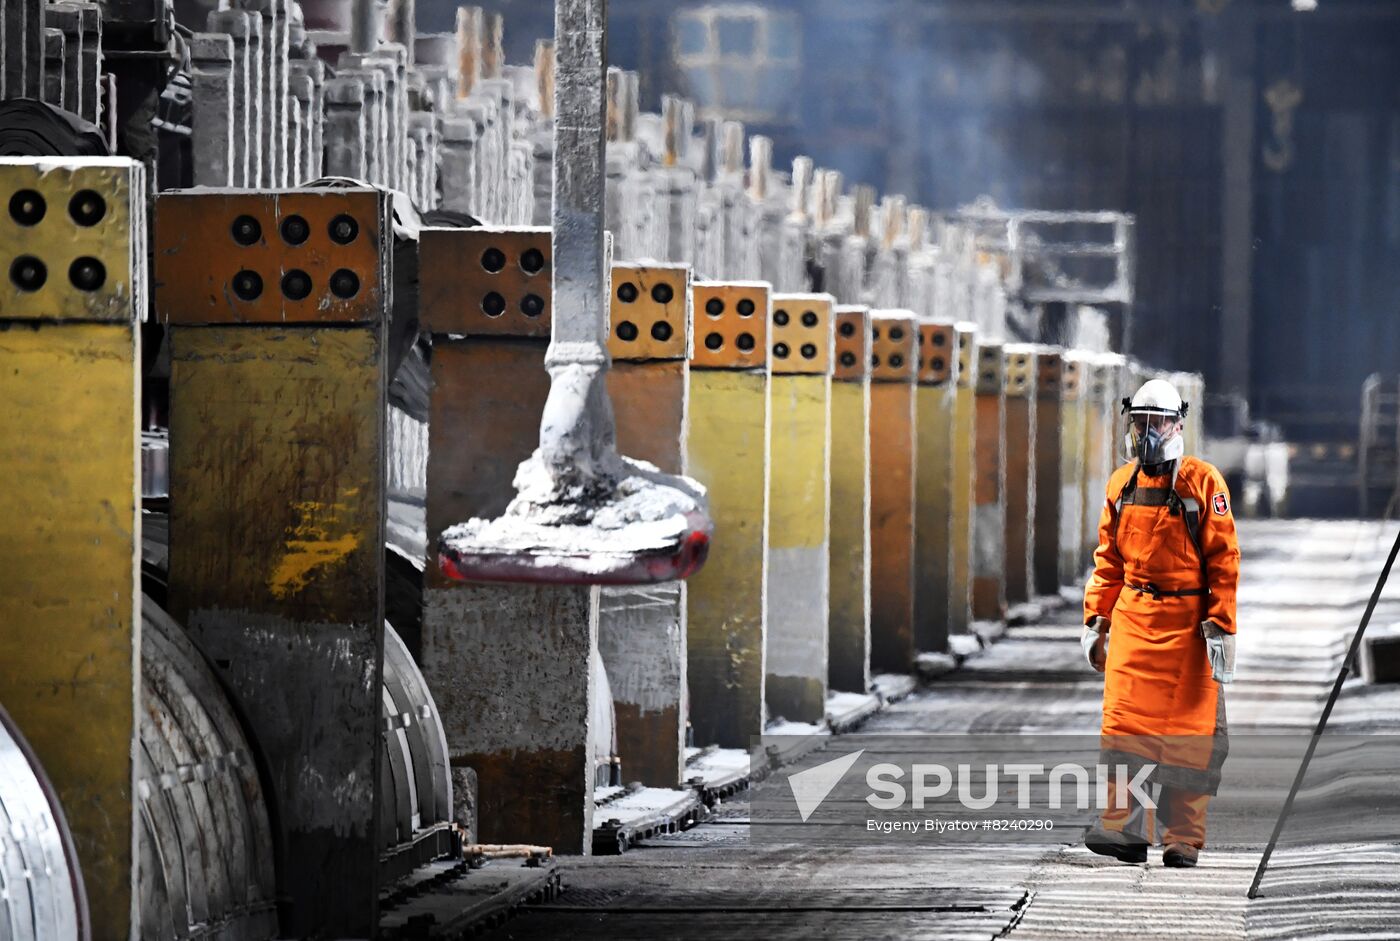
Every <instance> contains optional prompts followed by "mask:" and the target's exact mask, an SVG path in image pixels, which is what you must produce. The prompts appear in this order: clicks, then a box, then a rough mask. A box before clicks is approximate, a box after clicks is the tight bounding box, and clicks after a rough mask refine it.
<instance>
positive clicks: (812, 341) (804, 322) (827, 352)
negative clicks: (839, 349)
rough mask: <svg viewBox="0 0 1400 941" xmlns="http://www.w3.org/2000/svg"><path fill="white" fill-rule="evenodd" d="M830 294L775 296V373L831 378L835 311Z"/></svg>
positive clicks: (771, 340) (772, 335) (771, 349)
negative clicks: (833, 316)
mask: <svg viewBox="0 0 1400 941" xmlns="http://www.w3.org/2000/svg"><path fill="white" fill-rule="evenodd" d="M835 304H836V300H835V298H833V297H832V296H831V295H829V294H774V295H773V326H772V329H771V331H770V333H769V343H768V349H769V354H770V356H771V357H772V363H773V373H774V375H779V374H794V373H809V374H812V375H829V374H830V373H831V356H832V349H831V346H832V339H833V329H832V326H833V325H832V308H833V307H834V306H835Z"/></svg>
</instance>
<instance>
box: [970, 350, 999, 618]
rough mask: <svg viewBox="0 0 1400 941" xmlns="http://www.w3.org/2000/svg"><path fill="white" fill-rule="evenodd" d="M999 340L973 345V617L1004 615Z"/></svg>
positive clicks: (997, 616)
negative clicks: (975, 351) (974, 435)
mask: <svg viewBox="0 0 1400 941" xmlns="http://www.w3.org/2000/svg"><path fill="white" fill-rule="evenodd" d="M1003 356H1004V354H1003V350H1002V344H1000V343H986V344H983V345H982V346H980V347H978V350H977V378H976V380H975V382H976V392H977V402H976V409H977V434H976V441H977V445H976V448H977V451H976V458H975V470H974V477H975V483H974V506H975V509H974V511H973V530H972V538H973V550H972V617H973V618H974V619H975V620H979V621H1000V620H1003V619H1004V618H1005V617H1006V451H1005V446H1004V445H1005V441H1006V412H1005V398H1004V388H1005V361H1004V358H1003Z"/></svg>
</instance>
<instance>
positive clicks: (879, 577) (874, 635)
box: [870, 310, 919, 673]
mask: <svg viewBox="0 0 1400 941" xmlns="http://www.w3.org/2000/svg"><path fill="white" fill-rule="evenodd" d="M870 320H871V355H870V380H871V386H870V667H871V669H872V670H874V671H876V672H882V673H912V672H913V670H914V658H915V655H916V654H917V653H918V651H917V649H916V648H915V644H914V481H915V473H916V464H915V461H916V459H917V458H916V454H915V447H916V445H915V434H914V428H915V409H916V408H917V402H916V397H915V394H914V393H915V386H914V379H915V376H916V375H917V371H918V370H917V365H918V353H917V344H918V339H917V338H918V332H919V328H918V323H917V321H916V320H915V318H914V315H913V313H911V312H910V311H903V310H884V311H880V310H877V311H871V313H870Z"/></svg>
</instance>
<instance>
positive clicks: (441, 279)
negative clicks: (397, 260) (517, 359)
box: [418, 226, 553, 339]
mask: <svg viewBox="0 0 1400 941" xmlns="http://www.w3.org/2000/svg"><path fill="white" fill-rule="evenodd" d="M549 237H550V230H549V229H548V228H546V227H541V226H520V227H511V228H496V229H484V228H483V229H434V228H428V229H423V230H422V232H421V233H420V234H419V236H418V310H419V314H418V316H419V319H420V320H421V322H422V324H423V329H425V330H427V331H429V332H432V333H439V334H459V335H461V336H508V337H541V338H544V339H548V338H549V332H550V312H551V310H552V309H553V306H552V300H551V293H552V292H551V290H550V277H551V268H552V259H553V255H552V253H551V249H550V242H549Z"/></svg>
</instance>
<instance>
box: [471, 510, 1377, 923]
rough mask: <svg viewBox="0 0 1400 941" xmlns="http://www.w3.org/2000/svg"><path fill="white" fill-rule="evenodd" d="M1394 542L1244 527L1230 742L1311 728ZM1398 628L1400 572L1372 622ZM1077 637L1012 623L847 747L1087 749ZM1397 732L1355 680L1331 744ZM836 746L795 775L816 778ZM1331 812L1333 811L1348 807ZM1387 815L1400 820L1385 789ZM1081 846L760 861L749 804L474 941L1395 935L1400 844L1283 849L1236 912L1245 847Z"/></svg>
mask: <svg viewBox="0 0 1400 941" xmlns="http://www.w3.org/2000/svg"><path fill="white" fill-rule="evenodd" d="M1392 536H1393V527H1385V526H1382V525H1379V524H1373V523H1330V522H1328V523H1321V522H1310V521H1290V522H1268V523H1244V524H1242V525H1241V540H1240V541H1241V545H1242V550H1243V556H1244V563H1243V572H1242V576H1241V591H1240V612H1239V620H1240V624H1241V627H1240V634H1239V651H1238V670H1237V676H1238V679H1237V681H1236V682H1235V683H1234V684H1233V686H1232V687H1231V688H1230V690H1229V699H1228V703H1229V707H1228V708H1229V722H1230V727H1231V730H1232V732H1234V733H1235V734H1236V735H1240V734H1242V733H1245V732H1261V731H1267V732H1285V731H1299V730H1302V731H1310V730H1311V728H1312V725H1313V723H1315V721H1316V719H1317V716H1318V714H1319V712H1320V709H1321V704H1322V702H1323V700H1324V699H1325V698H1326V695H1327V693H1328V692H1329V690H1330V688H1331V684H1332V682H1333V678H1334V677H1335V675H1336V671H1337V669H1338V667H1339V665H1340V662H1341V658H1342V655H1343V652H1344V650H1345V645H1346V642H1347V640H1348V639H1349V638H1350V635H1351V633H1352V631H1353V630H1354V629H1355V627H1356V624H1357V623H1358V621H1359V619H1360V615H1361V611H1362V609H1363V607H1364V604H1365V600H1366V597H1367V596H1368V595H1369V593H1370V590H1371V587H1372V585H1373V584H1374V580H1375V578H1376V576H1377V575H1378V573H1379V570H1380V567H1381V564H1382V563H1383V561H1384V557H1385V553H1386V551H1387V550H1388V548H1389V540H1390V539H1391V538H1392ZM1397 621H1400V574H1397V584H1395V585H1394V586H1393V587H1392V588H1391V589H1390V590H1388V591H1387V592H1386V596H1385V598H1384V600H1383V601H1382V604H1381V606H1380V608H1378V610H1377V614H1376V617H1375V619H1374V620H1373V625H1375V626H1387V625H1389V624H1391V623H1395V622H1397ZM1078 634H1079V628H1078V610H1077V609H1076V608H1074V607H1073V606H1071V607H1067V608H1065V609H1062V610H1061V612H1060V613H1058V614H1057V615H1054V616H1052V617H1050V618H1049V619H1047V621H1045V622H1042V623H1038V624H1031V625H1026V626H1022V627H1013V628H1011V629H1010V630H1009V631H1008V632H1007V634H1006V636H1005V637H1004V638H1002V639H1001V640H1000V641H998V642H997V643H996V644H995V645H994V646H993V647H992V648H990V649H989V650H987V651H986V652H984V653H983V654H982V655H981V656H979V657H976V658H974V659H972V660H969V661H968V662H967V663H965V664H964V665H963V667H962V668H961V669H959V670H956V671H954V672H952V673H949V674H947V675H946V676H944V677H942V678H940V679H939V680H937V681H935V682H934V683H932V684H931V685H929V686H927V687H925V688H924V689H922V690H920V691H919V692H918V693H917V694H916V695H914V696H912V697H910V698H909V699H907V700H905V701H903V702H899V703H896V704H893V705H891V706H890V707H888V708H887V709H886V710H885V711H884V712H882V713H880V714H879V715H877V716H874V717H872V718H871V719H870V720H868V721H867V722H866V723H865V725H864V726H863V727H862V728H861V730H860V731H861V732H863V733H864V732H880V733H900V734H907V733H912V732H939V733H945V732H955V733H962V732H1067V733H1089V734H1093V733H1095V732H1097V729H1098V723H1099V707H1100V701H1101V694H1102V692H1101V683H1102V680H1101V677H1099V676H1098V675H1097V674H1094V673H1092V672H1091V671H1089V670H1088V669H1087V667H1084V666H1083V665H1082V662H1081V653H1080V648H1079V644H1078V642H1077V640H1078ZM1397 727H1400V687H1368V686H1365V685H1363V684H1362V683H1361V682H1360V681H1359V680H1351V681H1349V682H1348V686H1347V688H1346V691H1345V692H1344V694H1343V698H1342V700H1341V702H1340V703H1339V705H1338V707H1337V709H1336V711H1335V712H1334V717H1333V722H1332V725H1331V726H1330V728H1335V729H1337V730H1339V731H1340V730H1346V731H1348V732H1380V731H1387V730H1394V729H1395V728H1397ZM840 742H841V739H840V738H839V737H838V738H836V739H834V740H833V744H832V745H831V746H830V747H829V748H828V749H827V752H826V754H816V755H812V756H809V757H808V758H807V759H805V762H806V763H807V764H809V765H810V764H818V763H820V762H822V761H824V760H826V759H827V758H829V757H830V756H831V754H832V753H833V752H834V751H835V750H837V749H839V745H840ZM1227 768H1228V765H1227ZM1396 770H1397V771H1400V768H1397V769H1396ZM1394 780H1400V775H1397V776H1396V778H1395V779H1394ZM778 787H786V778H785V776H783V775H779V776H777V777H775V778H774V779H770V780H769V781H767V782H765V783H763V784H761V785H759V788H760V789H762V788H778ZM761 794H762V791H761V790H759V791H756V792H755V798H757V797H759V796H761ZM1339 799H1340V800H1341V801H1342V802H1343V804H1345V801H1346V800H1347V796H1346V795H1345V794H1343V795H1341V797H1340V798H1339ZM1391 806H1392V807H1400V787H1397V789H1396V792H1395V797H1394V801H1393V802H1392V803H1391ZM1358 812H1360V811H1358ZM1090 819H1091V817H1086V818H1085V819H1084V821H1083V822H1084V823H1086V824H1087V823H1088V822H1090ZM1061 833H1062V834H1063V837H1061ZM1081 836H1082V830H1077V829H1072V828H1066V829H1064V830H1062V831H1057V833H1056V837H1055V838H1056V839H1061V840H1062V841H1061V842H1042V843H1041V844H1039V845H988V844H983V845H967V846H920V845H916V844H914V843H912V842H905V843H897V842H893V841H892V842H889V843H887V844H884V845H880V846H868V845H867V846H858V847H848V848H835V847H819V846H804V845H801V844H782V845H773V844H761V843H751V842H750V827H749V820H748V807H747V806H746V804H744V803H743V802H739V803H734V804H729V805H726V806H725V807H724V808H723V809H722V811H721V813H720V814H718V815H717V816H716V818H715V819H712V820H711V821H709V822H707V823H705V824H702V825H701V826H699V827H696V828H694V829H692V830H689V831H686V832H683V833H679V834H676V835H673V836H669V837H663V838H658V839H655V840H653V841H651V842H650V843H648V844H646V845H644V846H642V847H640V848H638V849H636V850H634V851H632V852H629V853H627V854H626V855H624V856H621V857H610V858H595V859H566V860H562V861H561V862H562V865H563V869H564V873H563V875H564V881H565V884H566V886H567V889H566V891H565V892H564V893H563V894H562V895H561V896H560V897H559V898H558V899H557V900H555V901H554V902H552V903H550V904H547V905H541V906H534V907H529V908H526V909H522V910H521V912H520V914H519V915H518V916H517V917H515V918H513V919H512V920H511V921H509V922H508V923H506V924H505V925H504V926H502V927H501V928H499V929H498V930H497V931H496V932H495V933H494V934H492V935H490V936H489V937H491V938H553V937H561V938H562V937H570V938H600V939H603V938H606V939H617V941H620V939H627V938H658V937H665V938H715V937H763V938H767V939H773V941H777V939H784V938H801V939H807V938H811V937H813V936H820V937H824V938H995V937H1012V938H1018V939H1019V938H1065V937H1077V938H1108V937H1131V938H1134V939H1141V938H1156V937H1162V938H1171V939H1173V941H1180V939H1184V938H1293V937H1315V938H1341V937H1395V936H1397V930H1400V929H1397V925H1400V843H1368V844H1360V845H1337V844H1328V843H1325V842H1319V843H1317V844H1315V845H1294V846H1289V847H1284V848H1281V849H1280V850H1279V851H1278V852H1277V853H1276V854H1275V856H1274V860H1273V863H1272V865H1271V868H1270V872H1269V875H1268V876H1267V877H1266V879H1265V882H1264V891H1263V894H1262V895H1261V897H1260V898H1258V899H1256V900H1254V901H1247V900H1246V898H1245V891H1246V889H1247V887H1248V885H1249V883H1250V880H1251V878H1252V877H1253V873H1254V868H1255V865H1256V864H1257V862H1258V859H1259V851H1260V847H1258V846H1246V847H1229V848H1211V847H1209V846H1208V847H1207V849H1206V850H1205V851H1204V852H1203V854H1202V858H1201V865H1200V866H1199V867H1198V868H1196V869H1194V870H1169V869H1164V868H1163V867H1162V865H1161V857H1160V851H1158V850H1154V851H1152V852H1151V853H1150V854H1149V857H1148V863H1147V864H1146V865H1126V864H1123V863H1119V862H1116V861H1114V860H1109V859H1105V858H1103V857H1099V856H1095V855H1093V854H1090V853H1088V852H1087V851H1086V850H1084V849H1083V847H1082V846H1081V845H1079V842H1078V841H1079V839H1080V838H1081Z"/></svg>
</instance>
